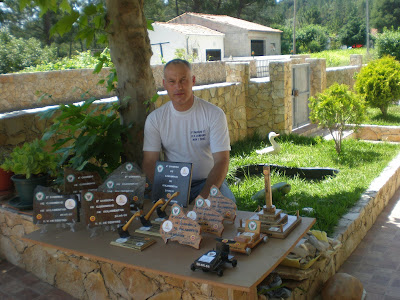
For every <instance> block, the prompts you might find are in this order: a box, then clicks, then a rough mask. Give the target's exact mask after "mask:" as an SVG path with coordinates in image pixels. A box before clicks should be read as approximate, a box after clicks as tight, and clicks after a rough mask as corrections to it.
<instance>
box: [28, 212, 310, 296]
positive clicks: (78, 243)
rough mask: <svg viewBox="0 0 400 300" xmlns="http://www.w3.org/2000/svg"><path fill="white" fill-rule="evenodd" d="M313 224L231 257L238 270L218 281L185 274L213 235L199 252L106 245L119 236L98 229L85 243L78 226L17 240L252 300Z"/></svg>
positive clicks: (172, 245)
mask: <svg viewBox="0 0 400 300" xmlns="http://www.w3.org/2000/svg"><path fill="white" fill-rule="evenodd" d="M252 215H254V213H253V212H244V211H238V212H237V217H236V220H235V224H230V223H229V222H227V223H224V226H225V229H224V232H223V235H222V237H223V238H233V237H234V236H235V235H236V232H237V227H238V226H239V219H240V218H241V219H243V220H246V219H248V218H249V217H251V216H252ZM314 223H315V219H313V218H306V217H303V218H302V220H301V223H300V224H299V225H298V226H297V227H296V228H295V229H294V230H293V231H292V232H291V233H290V234H289V235H288V237H287V238H285V239H275V238H270V239H269V240H268V242H267V243H265V244H264V243H261V244H259V245H258V246H257V247H255V248H253V249H252V252H251V254H250V255H249V256H247V255H245V254H241V253H233V254H234V255H235V258H236V259H237V261H238V264H237V267H236V268H232V267H231V266H230V265H229V264H226V268H225V270H224V275H223V276H222V277H219V276H217V274H216V273H204V272H201V271H200V270H196V271H191V269H190V265H191V264H192V263H193V261H194V260H195V259H197V258H198V257H199V256H201V255H202V254H203V253H205V252H206V251H208V250H211V249H215V247H216V240H215V238H216V236H215V235H211V234H206V233H205V234H202V236H203V240H202V242H201V244H200V249H199V250H197V249H194V248H192V247H189V246H186V245H181V244H178V243H177V242H168V243H167V244H165V243H164V241H163V240H162V239H161V238H158V237H152V238H153V239H156V241H157V242H156V243H155V244H154V245H152V246H150V247H149V248H146V249H144V250H143V251H142V252H139V251H134V250H130V249H126V248H122V247H117V246H113V245H110V242H111V241H113V240H115V239H117V238H118V237H119V235H118V233H117V232H115V231H114V232H104V231H102V230H99V234H98V235H97V236H95V237H93V238H90V233H89V231H88V230H87V229H85V228H84V226H83V225H81V226H78V227H77V228H76V231H75V232H72V231H69V230H67V229H65V230H60V229H56V228H49V229H48V232H47V233H43V234H42V233H40V231H39V230H38V231H35V232H32V233H30V234H28V235H25V236H24V237H23V238H22V239H23V240H25V241H29V242H32V243H34V244H39V245H43V246H46V247H51V248H56V249H59V250H62V251H64V252H67V253H72V254H75V255H80V256H86V257H91V258H94V259H97V260H100V261H105V262H109V263H113V264H118V265H123V266H125V267H130V268H133V269H137V270H142V271H149V272H153V273H156V274H160V275H166V276H171V277H175V278H179V279H183V280H190V281H195V282H203V283H207V284H210V285H214V286H220V287H225V288H230V289H233V290H240V291H245V292H248V293H249V295H253V296H254V298H256V295H257V285H258V284H259V283H260V282H262V281H263V280H264V278H265V277H267V276H268V274H270V273H271V272H272V271H273V270H274V269H275V268H276V267H277V266H278V265H279V263H280V262H281V261H282V260H283V259H284V258H285V257H286V256H287V254H289V252H290V250H291V249H292V248H293V247H294V246H295V245H296V244H297V242H298V241H299V240H300V239H301V238H302V237H303V236H304V235H305V234H306V233H307V232H308V230H309V229H310V228H311V227H312V225H313V224H314ZM140 226H141V225H140V222H139V221H137V220H134V222H133V223H132V225H131V227H130V228H129V231H130V233H131V234H133V232H134V229H135V228H138V227H140ZM52 227H55V226H52ZM135 234H136V233H135ZM253 296H252V297H253Z"/></svg>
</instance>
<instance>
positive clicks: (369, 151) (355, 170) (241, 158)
mask: <svg viewBox="0 0 400 300" xmlns="http://www.w3.org/2000/svg"><path fill="white" fill-rule="evenodd" d="M276 141H277V142H278V143H279V144H280V145H281V148H282V150H281V152H280V153H279V154H278V155H258V154H257V153H256V152H255V150H256V149H261V148H263V147H265V146H268V144H266V139H260V138H259V137H257V136H255V137H253V138H251V139H246V140H244V141H240V142H238V143H235V144H234V145H232V151H231V163H230V174H232V172H233V170H234V169H235V168H236V167H238V166H242V165H246V164H277V165H282V166H291V167H329V168H335V169H338V170H340V172H339V174H338V175H337V176H335V177H329V178H326V179H324V180H321V181H312V180H304V179H300V178H298V177H297V178H289V177H284V176H282V175H281V174H277V173H275V172H272V174H271V184H275V183H278V182H282V181H284V182H287V183H289V184H290V185H291V187H292V188H291V191H290V193H289V194H287V195H286V197H284V198H283V200H279V201H278V202H275V203H274V204H275V205H276V206H277V208H280V209H283V210H284V211H285V212H287V213H289V214H295V212H296V210H299V211H300V215H302V216H309V217H315V218H316V219H317V222H316V224H315V225H314V229H318V230H323V231H326V232H327V233H328V235H329V234H332V233H333V230H334V227H335V225H336V224H337V222H338V220H339V219H340V218H341V216H342V215H344V214H345V213H346V212H347V211H348V209H349V208H351V207H352V206H353V205H354V204H355V203H356V202H357V201H358V200H359V198H360V196H361V194H362V193H363V192H364V191H365V190H366V189H367V187H368V186H369V184H370V183H371V182H372V180H373V179H374V178H376V177H377V176H378V175H379V174H380V173H381V171H382V170H383V169H384V168H385V166H386V165H387V164H388V163H389V162H390V161H391V160H392V159H393V158H394V157H395V156H396V155H397V153H398V152H399V150H400V145H397V144H389V143H378V144H376V143H369V142H364V141H356V140H353V139H349V140H344V141H343V150H342V153H341V155H339V156H338V155H337V153H336V151H335V149H334V142H333V141H325V140H323V139H322V138H321V137H316V138H308V137H299V136H296V135H284V136H281V137H279V138H277V139H276ZM230 188H231V189H232V191H233V193H234V194H235V197H236V200H237V205H238V209H240V210H247V211H255V210H256V208H257V206H258V204H257V203H256V202H255V201H253V200H251V196H252V195H254V194H255V193H256V192H257V191H259V190H261V189H263V188H264V179H263V177H262V176H251V177H247V178H245V179H242V180H241V181H240V182H235V181H234V179H233V178H232V176H231V180H230ZM305 207H311V208H313V209H314V212H313V213H310V214H308V213H304V212H302V209H303V208H305Z"/></svg>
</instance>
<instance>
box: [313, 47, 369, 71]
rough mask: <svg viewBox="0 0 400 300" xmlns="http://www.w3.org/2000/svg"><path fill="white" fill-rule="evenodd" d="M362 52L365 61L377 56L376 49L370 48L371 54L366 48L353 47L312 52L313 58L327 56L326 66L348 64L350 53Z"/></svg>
mask: <svg viewBox="0 0 400 300" xmlns="http://www.w3.org/2000/svg"><path fill="white" fill-rule="evenodd" d="M352 54H360V55H362V56H363V63H364V64H365V63H368V62H369V61H370V60H371V59H373V58H376V51H374V49H370V54H369V55H368V54H367V50H366V49H365V48H352V49H343V50H325V51H322V52H318V53H311V54H310V56H311V57H312V58H325V60H326V67H327V68H331V67H340V66H348V65H349V62H350V55H352Z"/></svg>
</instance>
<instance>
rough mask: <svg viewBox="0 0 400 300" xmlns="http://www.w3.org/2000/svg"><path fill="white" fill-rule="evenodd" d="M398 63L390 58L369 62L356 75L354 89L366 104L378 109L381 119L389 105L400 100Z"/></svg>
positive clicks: (399, 63) (399, 68)
mask: <svg viewBox="0 0 400 300" xmlns="http://www.w3.org/2000/svg"><path fill="white" fill-rule="evenodd" d="M399 82H400V62H398V61H397V60H395V59H394V57H392V56H385V57H383V58H380V59H376V60H373V61H371V62H370V63H369V64H368V65H367V66H365V67H363V68H362V69H361V71H360V73H358V74H357V77H356V82H355V84H354V89H355V90H356V91H357V92H358V93H359V94H360V95H362V96H363V97H364V98H365V100H366V102H367V104H368V105H369V106H371V107H376V108H379V109H380V110H381V112H382V115H383V117H386V116H387V110H388V107H389V105H390V104H391V103H393V102H394V101H397V100H398V99H399V98H400V84H399Z"/></svg>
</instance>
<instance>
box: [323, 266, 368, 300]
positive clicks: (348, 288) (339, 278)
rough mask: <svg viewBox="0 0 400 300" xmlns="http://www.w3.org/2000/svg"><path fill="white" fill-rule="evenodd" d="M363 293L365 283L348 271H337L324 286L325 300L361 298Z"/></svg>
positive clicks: (353, 299) (354, 299)
mask: <svg viewBox="0 0 400 300" xmlns="http://www.w3.org/2000/svg"><path fill="white" fill-rule="evenodd" d="M362 295H363V285H362V283H361V282H360V280H358V279H357V278H355V277H354V276H351V275H350V274H347V273H336V274H335V275H333V276H332V277H331V278H329V280H328V281H327V282H326V283H325V284H324V286H323V288H322V293H321V296H322V299H323V300H342V299H346V300H360V299H362Z"/></svg>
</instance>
